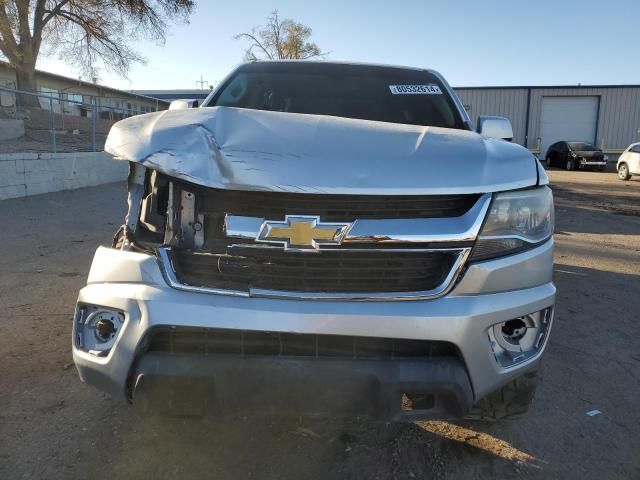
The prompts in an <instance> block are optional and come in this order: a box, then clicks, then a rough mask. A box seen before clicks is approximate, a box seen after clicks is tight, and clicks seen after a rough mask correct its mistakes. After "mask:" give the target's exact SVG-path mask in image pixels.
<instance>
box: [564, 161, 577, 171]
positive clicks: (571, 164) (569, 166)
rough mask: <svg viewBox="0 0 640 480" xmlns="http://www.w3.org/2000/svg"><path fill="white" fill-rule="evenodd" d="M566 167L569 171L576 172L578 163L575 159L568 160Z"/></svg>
mask: <svg viewBox="0 0 640 480" xmlns="http://www.w3.org/2000/svg"><path fill="white" fill-rule="evenodd" d="M565 167H566V169H567V170H569V171H571V170H575V169H576V161H575V160H574V159H573V158H568V159H567V163H566V165H565Z"/></svg>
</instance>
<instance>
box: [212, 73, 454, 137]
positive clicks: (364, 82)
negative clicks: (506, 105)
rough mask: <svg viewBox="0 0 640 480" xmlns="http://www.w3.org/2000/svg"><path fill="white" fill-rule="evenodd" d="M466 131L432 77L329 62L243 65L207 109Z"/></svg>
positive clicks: (448, 97) (451, 102) (424, 74)
mask: <svg viewBox="0 0 640 480" xmlns="http://www.w3.org/2000/svg"><path fill="white" fill-rule="evenodd" d="M207 106H209V107H213V106H224V107H237V108H250V109H255V110H271V111H277V112H291V113H308V114H316V115H331V116H336V117H347V118H357V119H363V120H376V121H381V122H391V123H404V124H412V125H429V126H438V127H448V128H465V126H464V124H463V121H462V118H461V116H460V115H459V113H458V111H457V110H456V108H455V105H454V103H453V100H452V99H451V97H450V96H449V94H448V93H447V92H446V90H445V88H444V86H443V85H442V83H441V82H440V81H439V80H438V78H437V77H435V76H434V75H432V74H430V73H428V72H426V71H420V70H410V69H402V68H393V67H376V66H363V65H340V64H326V63H286V62H284V63H253V64H248V65H244V66H243V67H241V68H240V69H239V70H238V71H237V72H236V73H235V75H233V76H232V77H231V78H230V79H229V80H228V81H227V82H226V83H225V85H224V86H223V87H222V88H221V90H220V91H219V92H218V93H217V94H216V95H215V96H214V98H213V99H212V100H211V101H210V102H209V104H208V105H207Z"/></svg>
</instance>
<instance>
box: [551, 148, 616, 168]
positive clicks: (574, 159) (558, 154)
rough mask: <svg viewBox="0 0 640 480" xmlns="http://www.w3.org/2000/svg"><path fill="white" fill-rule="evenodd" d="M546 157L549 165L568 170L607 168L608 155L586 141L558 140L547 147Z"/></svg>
mask: <svg viewBox="0 0 640 480" xmlns="http://www.w3.org/2000/svg"><path fill="white" fill-rule="evenodd" d="M545 158H546V160H547V166H548V167H561V168H566V169H567V170H577V169H578V168H593V169H596V170H604V169H605V168H607V156H606V155H605V154H604V153H603V152H602V150H600V149H599V148H598V147H595V146H593V145H591V144H590V143H586V142H565V141H562V142H556V143H554V144H553V145H551V146H550V147H549V148H548V149H547V156H546V157H545Z"/></svg>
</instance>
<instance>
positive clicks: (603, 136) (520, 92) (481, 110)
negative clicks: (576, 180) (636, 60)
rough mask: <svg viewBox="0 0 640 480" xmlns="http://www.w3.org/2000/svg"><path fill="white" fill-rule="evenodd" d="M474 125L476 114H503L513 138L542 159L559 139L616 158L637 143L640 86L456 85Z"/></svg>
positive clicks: (639, 133)
mask: <svg viewBox="0 0 640 480" xmlns="http://www.w3.org/2000/svg"><path fill="white" fill-rule="evenodd" d="M455 91H456V93H457V94H458V95H459V97H460V99H461V100H462V103H463V104H464V107H465V109H466V110H467V112H468V113H469V116H470V117H471V120H472V121H473V125H474V126H475V125H476V124H477V121H478V116H479V115H499V116H503V117H507V118H508V119H509V120H511V123H512V124H513V133H514V138H513V141H514V142H517V143H519V144H521V145H524V146H525V147H527V148H529V149H530V150H531V151H532V152H533V153H534V154H536V155H538V156H539V157H540V159H541V160H544V156H545V153H546V151H547V147H548V146H549V145H551V144H552V143H554V142H557V141H559V140H575V141H586V142H590V143H593V144H594V145H597V146H598V147H600V148H602V150H603V151H604V152H605V153H606V154H607V155H609V161H610V162H611V161H615V160H616V159H617V158H618V156H619V155H620V154H621V153H622V151H623V150H624V149H625V148H627V147H628V146H629V144H631V143H633V142H638V141H640V85H598V86H575V85H573V86H557V87H533V86H531V87H460V88H455Z"/></svg>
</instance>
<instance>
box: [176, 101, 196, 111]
mask: <svg viewBox="0 0 640 480" xmlns="http://www.w3.org/2000/svg"><path fill="white" fill-rule="evenodd" d="M185 108H198V100H174V101H173V102H171V103H170V104H169V110H183V109H185Z"/></svg>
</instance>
